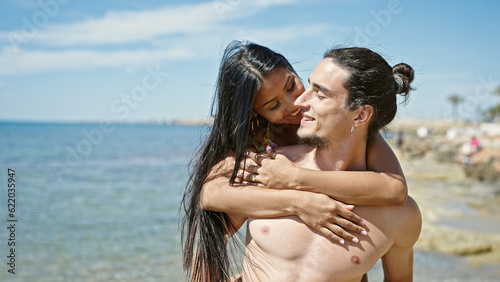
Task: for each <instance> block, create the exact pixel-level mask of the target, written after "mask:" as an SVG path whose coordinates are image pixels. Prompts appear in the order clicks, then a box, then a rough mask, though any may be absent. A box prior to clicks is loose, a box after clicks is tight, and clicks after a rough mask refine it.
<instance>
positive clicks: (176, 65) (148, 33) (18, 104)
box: [0, 0, 500, 122]
mask: <svg viewBox="0 0 500 282" xmlns="http://www.w3.org/2000/svg"><path fill="white" fill-rule="evenodd" d="M186 2H187V1H131V0H122V1H118V0H108V1H81V0H0V18H1V20H0V120H20V121H67V122H79V121H86V122H88V121H103V120H113V121H121V122H136V121H159V120H168V119H180V118H206V117H207V116H208V115H209V113H210V105H211V100H212V95H213V89H214V87H213V86H214V84H215V80H216V76H217V70H218V66H219V63H220V58H221V54H222V50H223V48H224V47H225V46H226V45H227V43H229V42H230V41H231V40H233V39H238V40H251V41H254V42H256V43H259V44H262V45H265V46H268V47H270V48H271V49H273V50H275V51H278V52H280V53H282V54H283V55H285V56H286V57H287V58H288V59H289V60H290V61H291V62H292V63H293V65H294V66H295V68H296V70H297V71H298V73H299V75H300V76H301V77H302V79H303V80H304V81H307V77H308V76H309V74H310V73H311V71H312V70H313V69H314V67H315V66H316V64H317V63H318V62H319V61H320V60H321V57H322V54H323V53H324V51H325V50H326V49H327V48H329V47H332V46H353V45H357V46H364V47H368V48H371V49H373V50H375V51H377V52H379V53H381V54H382V55H383V56H384V57H385V58H386V59H387V60H388V62H389V63H390V64H391V65H394V64H397V63H400V62H406V63H408V64H410V65H412V66H413V67H414V68H415V71H416V74H417V76H416V79H415V82H414V86H415V87H416V88H417V90H416V91H414V92H413V93H412V96H411V99H410V102H409V104H408V105H407V106H406V107H401V108H400V109H399V113H398V118H424V119H442V118H451V117H452V116H451V105H450V103H449V102H448V101H447V97H449V96H450V95H451V94H457V95H460V96H462V97H464V99H465V103H463V104H462V105H461V106H460V108H459V115H460V117H462V118H475V116H476V112H477V110H478V109H485V108H487V107H489V106H491V105H492V104H493V103H498V102H499V99H498V97H497V96H494V95H493V94H491V92H492V90H493V89H495V88H496V87H497V86H499V85H500V64H499V62H500V60H499V58H498V48H499V46H500V36H498V35H499V30H500V19H499V18H498V16H497V14H498V11H500V2H498V1H493V0H491V1H481V2H479V1H464V0H459V1H430V0H429V1H426V0H413V1H411V0H378V1H375V0H366V1H364V0H354V1H347V0H333V1H332V0H330V1H327V0H324V1H323V0H313V1H308V2H306V1H299V0H268V1H265V0H257V1H247V0H216V1H190V2H189V4H186ZM306 84H307V82H306Z"/></svg>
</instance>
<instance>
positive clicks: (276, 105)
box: [271, 101, 280, 111]
mask: <svg viewBox="0 0 500 282" xmlns="http://www.w3.org/2000/svg"><path fill="white" fill-rule="evenodd" d="M279 106H280V101H276V104H274V106H273V107H272V108H271V111H274V110H276V109H277V108H278V107H279Z"/></svg>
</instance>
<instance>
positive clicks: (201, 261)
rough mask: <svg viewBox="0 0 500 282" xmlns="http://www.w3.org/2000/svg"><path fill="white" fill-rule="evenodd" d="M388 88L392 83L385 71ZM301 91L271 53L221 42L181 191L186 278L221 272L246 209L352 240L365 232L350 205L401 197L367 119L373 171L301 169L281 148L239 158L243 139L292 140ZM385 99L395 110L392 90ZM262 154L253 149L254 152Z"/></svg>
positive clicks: (224, 275) (218, 276)
mask: <svg viewBox="0 0 500 282" xmlns="http://www.w3.org/2000/svg"><path fill="white" fill-rule="evenodd" d="M395 73H398V70H397V68H396V69H395ZM405 79H407V80H408V78H405ZM411 79H413V78H411ZM398 85H402V84H401V83H399V84H398ZM390 87H391V91H393V92H394V91H395V88H396V85H395V84H394V78H393V84H392V85H391V86H390ZM303 91H304V87H303V85H302V82H301V81H300V79H299V78H298V76H297V74H296V73H295V71H294V70H293V68H292V67H291V65H290V64H289V63H288V61H287V60H286V59H285V58H284V57H283V56H281V55H280V54H277V53H275V52H273V51H271V50H269V49H268V48H266V47H263V46H260V45H257V44H253V43H241V42H233V43H231V44H230V45H229V46H228V47H227V48H226V51H225V53H224V57H223V59H222V63H221V67H220V70H219V77H218V82H217V88H216V96H215V99H214V105H213V106H214V108H215V114H214V116H215V119H214V123H213V126H212V128H211V131H210V133H209V135H208V137H207V140H206V142H205V144H204V145H203V147H202V148H201V149H200V151H199V152H198V155H197V158H196V159H195V160H194V161H193V167H192V168H193V169H192V171H191V173H190V179H189V182H188V185H187V189H186V191H185V194H184V198H183V207H184V211H185V212H186V215H185V216H184V219H183V242H184V267H185V269H186V271H187V272H188V274H189V275H190V279H191V280H192V281H226V280H228V279H229V278H230V273H231V272H230V263H229V256H228V253H227V249H226V244H227V242H228V236H230V235H231V234H233V233H234V232H236V230H238V229H239V227H240V226H241V225H242V224H243V223H244V222H245V220H246V219H247V218H248V217H252V218H272V217H280V216H292V215H295V216H298V218H300V219H301V220H302V221H303V222H304V223H306V224H308V225H309V226H311V227H312V228H314V229H315V230H316V232H318V233H319V234H322V235H324V236H325V237H327V238H329V239H330V240H331V242H338V243H340V244H345V243H346V242H353V243H359V241H360V240H359V238H358V237H357V236H355V235H354V234H361V235H362V236H366V234H367V233H366V230H365V228H363V220H362V219H361V218H360V217H359V216H357V215H356V214H355V213H353V212H352V209H353V208H354V206H352V204H355V205H377V206H381V205H398V206H401V205H404V204H405V203H406V199H407V187H406V181H405V179H404V176H403V172H402V170H401V167H400V166H399V162H398V161H397V159H396V157H395V156H394V153H393V152H392V150H391V149H390V148H389V146H388V145H387V143H386V142H385V141H384V140H383V138H382V137H381V136H380V134H378V127H381V126H380V125H379V124H378V123H379V121H378V120H377V121H375V122H373V123H372V124H374V126H372V129H371V134H370V137H371V138H370V141H369V142H368V145H367V150H364V151H363V152H364V154H365V156H364V158H365V159H366V160H367V169H369V170H372V171H319V170H312V169H306V168H300V167H298V166H296V165H294V164H293V163H292V162H291V161H290V160H288V159H287V158H286V157H284V155H281V154H278V155H277V156H276V158H275V159H267V160H266V162H265V163H262V166H259V164H256V163H252V161H251V160H249V159H246V158H245V153H246V152H247V150H248V148H249V147H255V148H257V149H258V150H259V151H262V150H264V149H266V148H267V149H268V150H269V151H270V153H271V154H273V152H272V150H271V149H270V148H276V147H277V146H278V145H279V146H285V145H293V144H297V142H298V139H297V135H296V130H297V128H298V125H299V123H300V121H301V119H302V115H301V110H300V107H299V106H297V105H294V102H295V100H296V99H297V97H298V96H299V95H300V94H302V93H303ZM405 91H406V90H405ZM405 91H400V92H398V93H402V92H405ZM406 93H407V92H406ZM384 103H385V104H387V105H389V107H391V108H392V111H391V113H392V112H393V114H395V109H396V99H395V94H394V93H393V95H392V97H386V101H384ZM393 117H394V115H393V116H386V117H385V118H386V119H388V120H392V118H393ZM339 118H342V117H339ZM344 118H346V117H344ZM382 122H384V121H382ZM382 126H383V125H382ZM353 130H354V126H353ZM365 145H366V144H365ZM273 155H274V154H273ZM263 157H264V156H262V155H259V156H258V157H257V161H258V160H259V159H260V158H263ZM276 168H280V169H279V171H276ZM243 170H246V172H244V171H243ZM273 172H274V173H273ZM238 180H244V181H245V182H243V183H242V182H241V181H238ZM248 182H252V183H248ZM245 183H247V184H245ZM249 184H250V185H249ZM251 184H253V185H251ZM269 188H275V189H269ZM332 198H335V199H336V200H340V201H342V202H339V201H336V200H334V199H332ZM344 203H349V204H351V205H347V204H344Z"/></svg>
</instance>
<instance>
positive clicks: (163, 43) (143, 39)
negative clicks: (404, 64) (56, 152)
mask: <svg viewBox="0 0 500 282" xmlns="http://www.w3.org/2000/svg"><path fill="white" fill-rule="evenodd" d="M294 3H298V1H297V0H271V1H264V0H259V1H256V2H252V3H250V2H249V1H243V0H220V1H211V2H205V3H200V4H196V5H191V4H185V5H178V6H166V7H163V8H158V9H152V10H145V11H110V12H108V13H106V14H105V15H104V16H103V17H101V18H90V19H87V20H84V21H79V22H74V23H69V24H51V23H49V24H47V25H46V26H44V27H43V28H40V29H37V30H36V32H35V33H34V34H31V35H30V38H25V40H26V42H25V43H23V44H20V46H18V47H19V48H11V47H12V46H11V45H10V44H9V36H10V37H11V36H12V34H18V35H22V30H20V31H0V42H3V43H7V44H3V49H1V51H0V65H1V66H2V68H0V75H24V74H30V73H37V72H44V71H57V70H77V69H85V68H96V67H124V68H125V69H126V68H131V67H132V68H133V67H137V66H144V65H145V64H149V63H152V62H154V63H158V62H160V61H168V60H193V59H199V58H204V57H208V56H213V55H214V54H217V52H220V50H221V49H222V48H223V45H224V44H226V43H227V42H229V41H230V40H232V39H247V40H252V41H255V42H257V43H261V44H265V45H275V46H276V45H278V46H280V45H282V44H284V43H292V42H296V41H297V40H302V39H303V38H307V37H311V36H324V35H325V34H328V36H331V34H332V32H334V33H337V34H338V33H339V32H342V29H341V28H339V27H335V26H333V25H330V24H322V23H309V24H296V25H292V26H290V25H287V26H271V27H269V28H241V27H239V28H238V27H231V26H230V24H231V23H233V20H236V19H239V18H243V17H247V16H251V15H253V14H255V13H256V12H258V11H259V10H261V9H265V8H267V7H269V6H276V5H289V4H294ZM217 5H226V6H224V7H225V9H226V10H224V11H223V12H224V14H223V15H224V16H227V17H223V18H221V17H220V15H221V14H220V12H221V11H220V10H217V7H218V6H217ZM16 32H17V33H16ZM130 44H135V45H130ZM1 46H2V45H0V48H2V47H1ZM130 46H134V48H133V49H132V48H131V47H130Z"/></svg>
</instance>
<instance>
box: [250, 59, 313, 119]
mask: <svg viewBox="0 0 500 282" xmlns="http://www.w3.org/2000/svg"><path fill="white" fill-rule="evenodd" d="M304 90H305V89H304V85H303V84H302V81H300V79H299V77H298V76H297V75H296V74H295V73H293V72H292V71H290V70H289V69H285V68H278V69H275V70H274V71H272V72H271V73H269V74H268V75H267V76H266V78H265V79H264V80H263V81H262V85H261V87H260V89H259V91H258V92H257V95H256V97H255V102H254V110H255V111H256V112H257V113H258V114H259V115H261V116H262V117H264V118H265V119H266V120H268V121H270V122H272V123H275V124H294V125H298V124H300V120H301V118H302V117H301V115H300V107H298V106H296V105H294V103H295V100H297V98H298V97H299V96H300V95H301V94H302V93H304Z"/></svg>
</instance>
